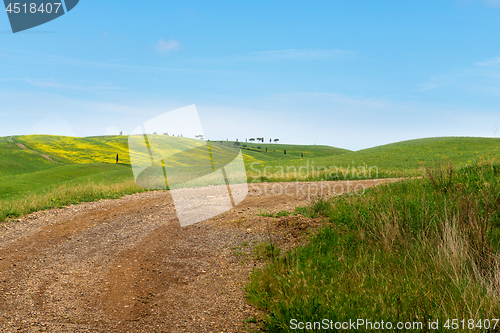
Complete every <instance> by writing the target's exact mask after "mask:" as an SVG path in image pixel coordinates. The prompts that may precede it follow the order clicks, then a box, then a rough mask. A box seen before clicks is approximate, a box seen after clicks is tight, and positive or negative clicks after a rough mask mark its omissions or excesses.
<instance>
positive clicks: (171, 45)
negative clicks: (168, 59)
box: [155, 38, 181, 53]
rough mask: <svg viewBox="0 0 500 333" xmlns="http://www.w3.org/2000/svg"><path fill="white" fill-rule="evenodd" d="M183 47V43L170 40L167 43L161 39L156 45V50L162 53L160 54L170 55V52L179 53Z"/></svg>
mask: <svg viewBox="0 0 500 333" xmlns="http://www.w3.org/2000/svg"><path fill="white" fill-rule="evenodd" d="M180 47H181V43H180V42H178V41H176V40H173V39H169V40H167V41H164V40H163V38H160V40H159V41H158V42H157V43H156V44H155V49H156V50H157V51H158V52H160V53H168V52H170V51H177V50H179V48H180Z"/></svg>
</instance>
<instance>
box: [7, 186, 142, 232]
mask: <svg viewBox="0 0 500 333" xmlns="http://www.w3.org/2000/svg"><path fill="white" fill-rule="evenodd" d="M144 191H145V190H143V189H141V188H140V187H138V186H137V185H136V184H135V182H134V181H133V180H127V181H124V182H121V183H114V184H108V183H95V182H93V181H89V182H87V183H74V184H72V183H69V184H63V185H60V186H53V187H50V188H49V189H46V190H44V191H43V192H37V193H29V194H26V195H24V196H20V197H16V198H13V199H10V200H1V201H0V222H1V221H4V220H5V219H7V218H16V217H19V216H23V215H26V214H29V213H32V212H35V211H39V210H44V209H49V208H54V207H62V206H66V205H69V204H77V203H81V202H89V201H97V200H99V199H115V198H120V197H122V196H124V195H127V194H132V193H137V192H144Z"/></svg>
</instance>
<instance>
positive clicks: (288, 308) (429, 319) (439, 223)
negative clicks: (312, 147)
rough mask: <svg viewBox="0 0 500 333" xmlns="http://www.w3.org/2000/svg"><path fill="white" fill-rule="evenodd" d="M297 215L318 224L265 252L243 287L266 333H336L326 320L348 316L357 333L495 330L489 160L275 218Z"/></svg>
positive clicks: (430, 171)
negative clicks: (289, 244)
mask: <svg viewBox="0 0 500 333" xmlns="http://www.w3.org/2000/svg"><path fill="white" fill-rule="evenodd" d="M299 214H301V215H305V216H310V217H313V218H317V217H320V218H322V219H323V221H324V225H323V227H322V228H320V229H319V230H310V232H309V233H308V234H307V233H305V234H304V235H303V238H304V239H305V240H307V241H306V242H305V243H306V244H305V245H303V246H299V247H297V248H294V249H292V250H289V251H287V252H286V253H283V254H282V255H277V254H278V253H279V251H273V252H272V253H274V254H276V255H274V256H269V259H268V263H267V265H266V266H265V267H264V268H262V269H256V270H254V272H253V273H252V275H251V277H250V280H249V282H248V284H247V288H246V293H247V298H248V301H249V302H250V303H251V304H253V305H254V306H256V307H257V308H259V309H261V310H262V311H263V313H264V315H263V318H262V322H261V324H262V328H263V329H265V331H266V332H295V331H298V332H305V331H308V332H321V331H326V330H327V329H328V330H331V331H338V329H335V326H334V324H331V323H336V322H337V323H344V322H348V323H349V321H350V320H351V321H356V320H357V319H363V320H364V322H363V323H361V326H355V331H361V332H365V331H366V332H369V331H375V330H376V329H375V328H377V326H376V325H377V324H375V323H378V325H379V326H378V329H380V327H381V326H380V325H381V322H382V321H384V322H386V323H388V322H390V323H391V325H392V329H396V328H397V326H396V325H397V323H407V322H408V323H410V326H409V327H406V328H407V330H408V331H433V332H448V331H460V332H464V331H475V332H476V331H477V332H490V331H498V330H499V329H500V328H499V326H500V323H499V322H498V313H499V311H500V279H499V278H500V252H499V250H500V164H499V163H496V162H493V161H486V160H483V161H480V162H476V163H473V164H470V165H465V166H462V167H458V168H457V167H455V166H453V165H452V164H448V165H446V166H444V167H442V168H427V169H426V170H425V173H424V174H423V177H422V178H419V179H415V178H413V179H408V180H404V181H401V182H397V183H393V184H389V185H384V186H377V187H374V188H370V189H368V190H367V191H366V193H365V194H364V195H362V196H358V195H342V196H338V197H334V198H332V199H330V200H324V199H321V198H319V199H317V200H315V201H314V202H313V203H311V205H310V206H307V207H300V208H298V209H296V210H295V211H292V212H286V211H284V212H280V213H278V214H276V215H278V216H284V215H299ZM267 247H268V248H270V249H274V248H275V247H276V244H275V243H273V241H272V238H270V242H269V243H268V244H267ZM268 252H269V251H268ZM325 318H326V319H327V322H326V323H325V322H323V319H325ZM297 320H298V321H300V322H302V324H299V323H298V322H297ZM254 321H256V319H254ZM436 321H437V322H438V323H439V326H437V327H436V326H431V324H430V323H435V322H436ZM307 322H309V324H307ZM366 322H370V323H371V326H369V325H368V324H366ZM307 325H309V326H307ZM373 325H375V326H373ZM308 327H309V328H310V329H309V330H306V328H308ZM349 327H350V326H349ZM385 327H386V328H387V327H388V326H387V324H386V326H385ZM495 327H496V328H495ZM337 328H338V327H337ZM400 328H401V327H400ZM434 328H437V329H434ZM494 328H495V329H494ZM399 331H404V330H401V329H400V330H399Z"/></svg>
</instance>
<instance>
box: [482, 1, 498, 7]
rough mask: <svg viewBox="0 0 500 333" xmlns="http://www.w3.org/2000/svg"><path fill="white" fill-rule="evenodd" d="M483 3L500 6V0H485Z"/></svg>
mask: <svg viewBox="0 0 500 333" xmlns="http://www.w3.org/2000/svg"><path fill="white" fill-rule="evenodd" d="M483 3H484V4H485V5H486V6H489V7H500V0H484V1H483Z"/></svg>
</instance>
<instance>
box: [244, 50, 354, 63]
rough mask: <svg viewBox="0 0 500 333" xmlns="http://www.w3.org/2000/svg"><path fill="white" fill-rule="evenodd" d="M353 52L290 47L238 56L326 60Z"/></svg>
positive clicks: (268, 58) (245, 59)
mask: <svg viewBox="0 0 500 333" xmlns="http://www.w3.org/2000/svg"><path fill="white" fill-rule="evenodd" d="M352 54H353V53H352V52H350V51H344V50H312V49H289V50H274V51H260V52H250V53H246V54H242V55H240V56H236V57H235V59H237V60H241V61H275V60H325V59H332V58H345V57H347V56H349V55H352Z"/></svg>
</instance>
